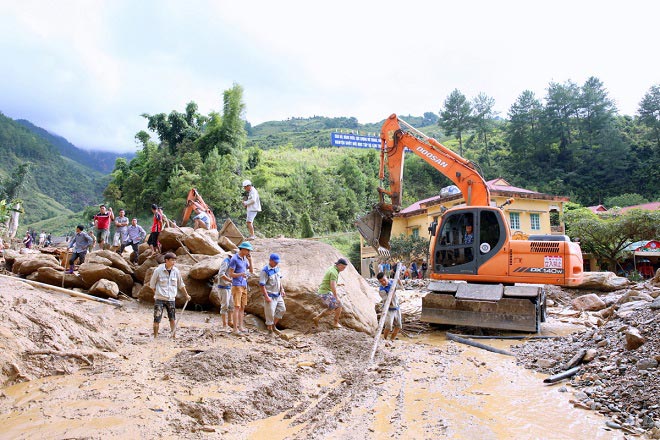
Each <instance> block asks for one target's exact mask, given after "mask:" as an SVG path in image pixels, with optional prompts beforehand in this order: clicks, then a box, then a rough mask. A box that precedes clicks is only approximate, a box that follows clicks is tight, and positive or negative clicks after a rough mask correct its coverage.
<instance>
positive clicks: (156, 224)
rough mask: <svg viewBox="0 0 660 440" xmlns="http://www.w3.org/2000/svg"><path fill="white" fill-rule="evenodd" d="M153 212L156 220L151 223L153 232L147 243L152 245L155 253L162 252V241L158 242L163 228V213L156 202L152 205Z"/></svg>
mask: <svg viewBox="0 0 660 440" xmlns="http://www.w3.org/2000/svg"><path fill="white" fill-rule="evenodd" d="M151 212H152V213H153V214H154V220H153V223H152V224H151V234H149V240H148V241H147V244H148V245H149V246H151V249H152V250H153V252H154V254H160V243H158V234H160V231H162V230H163V213H162V211H161V210H160V208H159V207H158V205H156V204H155V203H154V204H152V205H151Z"/></svg>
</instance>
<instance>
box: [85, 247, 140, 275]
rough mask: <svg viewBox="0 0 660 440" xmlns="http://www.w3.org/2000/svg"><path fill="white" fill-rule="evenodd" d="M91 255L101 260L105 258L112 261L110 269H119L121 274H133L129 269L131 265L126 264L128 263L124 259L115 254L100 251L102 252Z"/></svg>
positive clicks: (131, 269)
mask: <svg viewBox="0 0 660 440" xmlns="http://www.w3.org/2000/svg"><path fill="white" fill-rule="evenodd" d="M93 254H96V255H98V256H100V257H103V258H107V259H108V260H110V261H112V267H114V268H116V269H119V270H121V271H122V272H124V273H127V274H129V275H132V274H133V268H132V267H131V265H130V264H128V261H126V260H125V259H124V257H122V256H121V255H119V254H118V253H117V252H112V251H109V250H102V251H97V252H93Z"/></svg>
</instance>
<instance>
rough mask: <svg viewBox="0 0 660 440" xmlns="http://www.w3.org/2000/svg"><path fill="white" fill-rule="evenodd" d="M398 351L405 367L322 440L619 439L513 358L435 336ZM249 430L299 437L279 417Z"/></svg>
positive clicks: (502, 343) (497, 343)
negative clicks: (402, 354) (405, 360)
mask: <svg viewBox="0 0 660 440" xmlns="http://www.w3.org/2000/svg"><path fill="white" fill-rule="evenodd" d="M557 330H558V329H553V330H552V331H550V333H554V332H556V331H557ZM559 330H566V329H565V328H564V327H560V329H559ZM484 342H486V343H488V344H489V345H492V346H496V347H498V348H502V349H508V348H509V346H510V343H509V342H505V341H501V340H499V341H498V340H488V341H484ZM515 343H518V342H517V341H516V342H515ZM395 344H396V343H395ZM397 348H402V349H403V350H405V351H409V352H410V353H411V354H410V358H409V362H408V364H407V368H405V369H404V371H402V372H401V373H400V374H399V375H398V376H396V377H395V378H393V380H390V381H387V382H386V383H384V384H383V385H382V386H381V387H380V389H379V390H378V392H377V394H376V395H375V396H373V398H367V399H365V400H364V401H362V402H355V409H354V411H353V412H352V417H351V419H350V420H348V421H347V423H343V424H344V425H345V426H344V427H342V426H340V427H338V429H337V430H335V431H334V432H333V433H332V434H330V435H328V436H327V437H328V438H376V439H390V438H415V439H433V438H451V439H476V438H478V439H512V438H515V439H548V438H552V439H571V440H574V439H617V438H623V435H622V434H621V433H620V432H612V431H611V430H609V429H608V428H606V427H605V419H604V418H603V417H601V416H600V415H599V414H597V413H592V412H589V411H584V410H581V409H576V408H574V407H573V406H572V405H571V404H570V403H569V399H570V398H571V396H572V392H573V390H572V389H571V388H570V386H567V385H566V384H559V385H552V386H548V385H545V384H543V379H544V377H545V376H543V375H540V374H537V373H534V372H531V371H529V370H525V369H523V368H521V367H519V366H516V365H515V361H514V359H513V358H512V357H507V356H502V355H499V354H495V353H490V352H487V351H484V350H480V349H478V348H474V347H468V346H462V345H457V344H455V343H453V342H448V341H447V339H446V338H445V336H444V333H441V332H437V333H432V334H429V335H425V336H423V337H421V338H419V339H416V340H411V339H405V340H403V341H400V342H399V347H397ZM420 348H422V350H423V351H426V352H427V353H428V350H429V349H430V350H431V356H419V355H418V354H419V349H420ZM381 349H383V350H387V349H388V348H381ZM562 387H563V388H564V391H560V389H562ZM361 423H367V426H366V429H364V426H359V424H361ZM250 428H251V429H250V430H248V431H247V432H248V433H249V434H250V435H249V436H250V437H253V438H265V436H266V435H267V436H268V437H269V438H296V437H298V436H297V434H299V432H300V425H297V426H293V425H292V424H291V421H290V420H287V419H285V418H284V416H283V414H280V415H278V416H275V417H271V418H269V419H265V420H260V421H256V422H253V423H252V424H251V425H250Z"/></svg>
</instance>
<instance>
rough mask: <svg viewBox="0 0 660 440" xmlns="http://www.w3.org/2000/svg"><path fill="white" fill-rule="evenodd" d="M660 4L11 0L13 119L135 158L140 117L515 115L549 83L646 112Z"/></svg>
mask: <svg viewBox="0 0 660 440" xmlns="http://www.w3.org/2000/svg"><path fill="white" fill-rule="evenodd" d="M659 17H660V1H657V0H645V1H636V0H629V1H626V2H622V1H611V0H601V1H591V0H589V1H582V0H571V1H565V0H553V1H540V0H536V1H533V0H525V1H493V0H490V1H481V0H479V1H474V0H466V1H456V0H455V1H452V2H447V1H441V0H435V1H432V0H429V1H419V0H407V1H397V2H394V1H386V0H380V1H371V0H369V1H360V0H352V1H346V0H334V1H329V2H320V1H317V2H314V1H309V0H307V1H293V0H279V1H250V0H243V1H236V0H232V1H219V0H216V1H212V0H208V1H205V0H185V1H184V0H181V1H163V0H159V1H142V0H140V1H122V0H107V1H94V0H80V1H69V0H57V1H52V2H49V1H32V0H21V1H18V0H0V56H1V57H2V63H1V65H0V112H2V113H4V114H5V115H6V116H9V117H11V118H14V119H19V118H24V119H28V120H30V121H32V122H33V123H35V124H36V125H38V126H41V127H43V128H45V129H47V130H49V131H51V132H53V133H56V134H59V135H62V136H64V137H66V138H67V139H68V140H69V141H71V142H72V143H74V144H75V145H77V146H79V147H81V148H87V149H103V150H114V151H127V150H133V149H135V141H134V135H135V133H136V132H137V131H139V130H142V129H146V123H145V122H146V121H145V119H143V118H142V117H140V114H142V113H151V114H153V113H160V112H166V113H169V112H170V111H171V110H178V111H183V110H184V108H185V104H186V103H187V102H189V101H195V102H197V104H198V105H199V107H200V110H201V112H202V113H205V114H206V113H208V112H209V111H212V110H216V111H218V110H221V108H222V91H223V90H226V89H228V88H230V87H231V86H232V84H233V83H234V82H236V83H238V84H240V85H241V86H243V88H244V90H245V95H244V99H245V103H246V107H247V110H246V113H245V118H246V119H247V120H248V121H250V123H252V125H256V124H259V123H261V122H264V121H269V120H281V119H286V118H288V117H308V116H313V115H321V116H355V117H357V118H358V120H359V121H360V122H362V123H367V122H377V121H380V120H382V119H384V118H386V117H387V116H388V115H389V114H391V113H398V114H414V115H421V114H422V113H424V112H427V111H432V112H435V113H438V112H439V110H440V108H441V107H442V104H443V102H444V100H445V98H446V97H447V95H448V94H449V93H450V92H451V91H452V90H453V89H459V90H460V91H461V92H462V93H463V94H465V95H466V96H468V97H469V98H472V97H474V96H476V95H477V94H478V93H479V92H484V93H486V94H487V95H489V96H492V97H493V98H494V99H495V101H496V108H497V110H498V111H499V112H500V114H501V115H502V116H506V114H507V111H508V109H509V107H510V106H511V104H512V103H513V102H514V101H515V99H516V98H517V97H518V96H519V95H520V93H521V92H522V91H523V90H525V89H529V90H532V91H534V92H535V93H536V94H537V97H539V98H543V97H544V96H545V90H546V88H547V86H548V84H549V83H550V82H552V81H555V82H561V83H563V82H565V81H567V80H572V81H574V82H576V83H578V84H580V85H581V84H583V83H584V81H585V80H586V79H587V78H588V77H590V76H596V77H598V78H599V79H600V80H601V81H603V83H604V85H605V87H606V88H607V90H608V91H609V94H610V98H612V99H613V100H614V101H615V102H616V104H617V108H618V109H619V112H620V113H622V114H628V115H633V114H635V113H636V112H637V106H638V103H639V102H640V100H641V99H642V97H643V95H644V94H645V93H646V92H647V91H648V90H649V88H650V87H651V86H652V85H654V84H659V83H660V56H658V53H659V52H660V49H659V43H660V38H659V33H658V18H659Z"/></svg>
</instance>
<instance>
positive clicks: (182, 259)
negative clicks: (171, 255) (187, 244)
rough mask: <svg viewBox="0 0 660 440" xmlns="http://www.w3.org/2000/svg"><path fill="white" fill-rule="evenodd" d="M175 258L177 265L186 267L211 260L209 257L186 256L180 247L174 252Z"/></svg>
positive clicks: (201, 255) (200, 255)
mask: <svg viewBox="0 0 660 440" xmlns="http://www.w3.org/2000/svg"><path fill="white" fill-rule="evenodd" d="M176 256H177V264H185V265H186V266H194V265H195V264H197V263H199V262H200V261H203V260H206V259H208V258H213V257H212V256H211V255H204V254H188V253H187V252H186V251H185V250H184V249H183V248H182V247H180V248H179V249H177V250H176Z"/></svg>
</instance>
